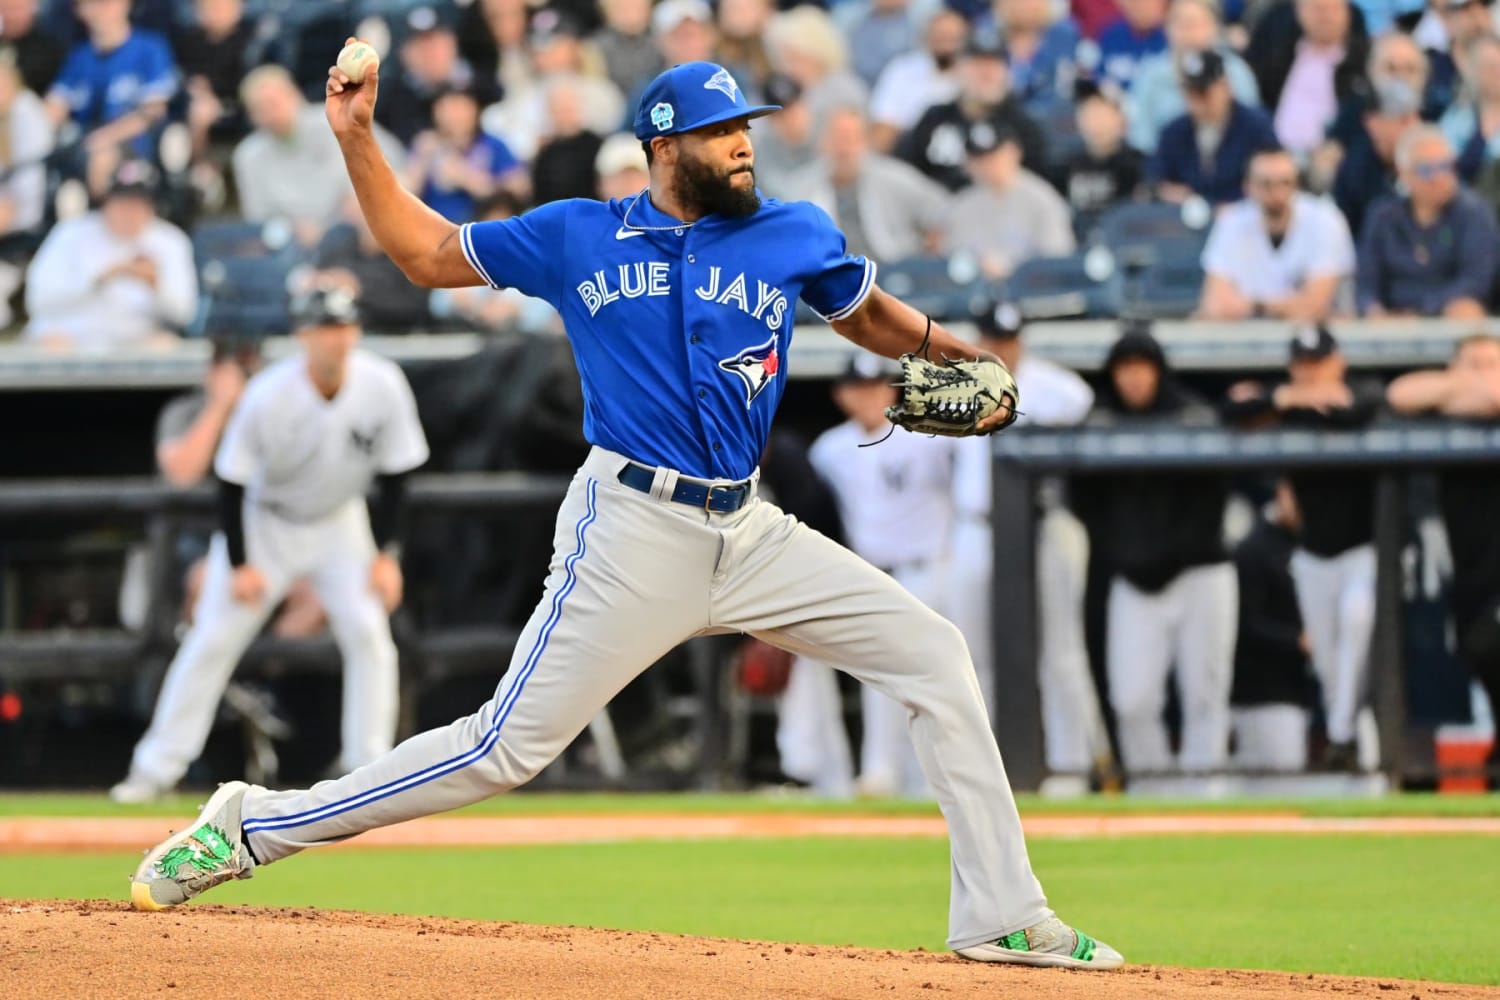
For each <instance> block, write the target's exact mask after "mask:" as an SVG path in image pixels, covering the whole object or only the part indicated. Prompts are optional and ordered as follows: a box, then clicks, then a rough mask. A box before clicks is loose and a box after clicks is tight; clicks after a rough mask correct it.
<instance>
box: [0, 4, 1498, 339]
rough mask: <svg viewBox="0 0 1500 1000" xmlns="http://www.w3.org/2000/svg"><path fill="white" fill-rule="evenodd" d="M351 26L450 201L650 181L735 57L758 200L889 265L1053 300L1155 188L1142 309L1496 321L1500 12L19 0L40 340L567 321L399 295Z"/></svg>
mask: <svg viewBox="0 0 1500 1000" xmlns="http://www.w3.org/2000/svg"><path fill="white" fill-rule="evenodd" d="M352 31H360V32H362V33H363V34H365V35H368V36H369V37H370V39H371V40H372V41H373V42H374V43H375V44H376V45H377V47H378V48H380V49H382V50H384V51H385V57H386V66H385V68H384V72H383V74H382V93H381V100H380V104H379V109H378V117H379V124H380V125H381V127H382V129H383V137H384V140H385V143H386V148H387V152H388V155H389V156H390V157H391V159H392V160H393V161H395V162H397V163H399V164H401V169H402V171H403V175H404V177H405V178H406V179H407V182H408V183H409V184H410V186H411V188H412V189H413V190H414V191H417V192H420V194H421V197H422V198H423V200H425V201H426V202H427V203H428V204H429V205H431V206H432V207H433V208H434V209H436V210H437V211H439V212H441V213H442V214H443V215H445V216H447V217H448V218H450V219H454V220H459V221H463V220H470V219H477V218H497V217H505V216H507V215H511V214H515V213H516V212H518V211H522V210H524V209H525V208H526V207H528V206H530V205H534V204H540V203H542V202H546V201H550V200H553V199H558V198H568V197H580V196H581V197H606V198H607V197H614V196H619V195H623V194H628V193H633V192H635V191H637V190H639V189H640V188H642V187H643V186H644V184H645V171H644V158H643V156H642V154H641V152H640V149H639V143H638V142H636V140H634V139H633V138H632V137H631V136H630V134H629V132H628V130H627V123H628V121H629V119H630V118H631V117H632V116H633V114H634V107H635V104H636V101H637V99H638V96H639V94H640V92H641V89H642V87H643V86H644V83H645V81H647V80H648V79H649V78H650V77H651V76H652V75H654V74H655V73H656V72H658V71H659V70H660V69H661V68H663V67H664V66H667V65H671V64H674V63H678V62H685V61H690V60H698V59H711V60H715V61H718V62H721V63H723V64H724V65H726V66H728V67H729V68H730V69H731V70H732V71H733V73H734V74H735V77H736V79H737V80H738V81H739V84H740V86H741V87H743V88H744V89H745V90H746V91H747V92H748V93H749V96H750V97H751V99H752V100H762V99H763V100H767V101H773V102H777V103H780V104H782V105H783V106H784V107H785V108H786V110H785V112H784V113H782V114H780V115H778V116H775V117H773V118H771V119H769V120H767V121H766V122H764V123H757V128H756V134H755V141H756V171H757V178H758V182H759V184H760V187H761V189H762V190H763V191H764V192H765V193H766V194H768V195H772V196H776V197H782V198H788V199H791V198H799V199H808V200H811V201H813V202H816V203H817V204H819V205H821V206H822V207H823V208H824V209H826V210H827V211H828V212H829V214H830V215H832V216H833V217H834V219H835V220H836V221H837V222H838V224H839V225H840V227H841V228H842V229H843V230H844V232H845V233H846V234H847V235H848V238H849V248H850V250H851V251H852V252H855V253H867V254H869V255H871V256H872V257H874V258H876V259H877V260H879V261H880V262H881V263H883V264H893V263H896V262H899V261H902V260H905V259H911V258H923V257H948V258H950V259H954V258H959V259H963V260H965V261H967V262H969V264H970V265H971V266H972V267H973V268H976V269H977V273H978V274H979V275H980V276H981V277H982V278H984V279H986V280H988V281H991V282H1005V281H1007V280H1013V281H1014V282H1017V285H1016V290H1018V292H1019V293H1021V296H1020V297H1024V292H1025V290H1026V287H1027V286H1026V283H1025V282H1026V279H1027V276H1028V275H1030V274H1031V273H1033V272H1034V270H1035V269H1034V268H1033V270H1032V271H1027V269H1026V268H1024V267H1023V265H1025V264H1026V263H1027V262H1028V261H1031V260H1034V259H1037V258H1041V259H1044V260H1055V259H1060V258H1063V259H1065V258H1069V257H1074V256H1077V255H1078V253H1079V251H1080V250H1081V249H1082V248H1085V247H1087V246H1088V245H1090V244H1091V243H1093V242H1097V241H1098V240H1097V226H1098V224H1099V222H1100V220H1101V217H1102V216H1104V215H1106V214H1107V213H1108V212H1109V211H1110V209H1111V208H1112V207H1114V206H1117V205H1118V204H1120V203H1125V202H1133V201H1158V202H1166V203H1182V204H1183V207H1184V212H1183V217H1184V218H1187V219H1196V220H1197V222H1196V228H1197V229H1198V230H1199V233H1198V236H1199V238H1198V239H1197V240H1196V241H1187V242H1186V243H1184V244H1183V245H1182V246H1179V247H1177V248H1175V250H1174V251H1173V254H1172V256H1175V260H1174V261H1171V262H1168V263H1172V264H1175V265H1176V272H1175V273H1176V277H1175V278H1174V279H1173V281H1174V282H1175V284H1176V285H1177V287H1178V291H1179V293H1183V294H1179V295H1178V296H1177V299H1176V300H1175V301H1177V302H1178V305H1176V306H1175V307H1174V306H1171V305H1165V304H1162V303H1157V304H1156V307H1155V308H1154V309H1153V308H1152V304H1151V303H1146V304H1145V307H1144V310H1143V311H1145V312H1154V313H1155V314H1157V315H1162V314H1176V315H1182V314H1186V313H1191V314H1195V315H1200V316H1202V317H1205V318H1212V319H1241V318H1249V317H1256V316H1267V317H1277V318H1287V319H1296V320H1309V321H1316V320H1321V319H1327V318H1329V317H1331V316H1355V315H1358V316H1384V315H1416V316H1437V315H1444V316H1451V317H1467V318H1473V317H1478V316H1481V315H1483V314H1484V313H1485V311H1486V310H1487V309H1488V308H1489V306H1490V305H1491V304H1492V300H1493V298H1494V295H1495V279H1496V267H1497V264H1496V261H1497V260H1500V253H1497V250H1500V231H1497V226H1496V222H1495V208H1496V201H1497V198H1500V167H1497V166H1496V165H1495V163H1494V161H1495V159H1496V157H1497V155H1500V38H1497V35H1496V22H1495V19H1494V17H1493V15H1492V11H1491V8H1490V5H1488V4H1486V3H1483V2H1479V0H1469V2H1457V0H1432V2H1431V3H1429V4H1428V5H1426V6H1423V5H1421V4H1419V3H1414V2H1413V0H1364V2H1349V0H1272V2H1267V0H1252V2H1249V3H1240V2H1234V3H1231V4H1229V5H1228V6H1227V8H1223V9H1221V7H1220V6H1219V5H1218V4H1217V3H1216V2H1214V0H1120V2H1118V4H1117V3H1116V2H1115V0H1074V2H1073V3H1072V4H1071V6H1068V5H1064V4H1061V3H1058V2H1054V0H993V3H992V4H984V3H977V2H974V0H949V2H947V3H943V2H939V0H868V2H864V0H844V2H832V3H831V4H830V5H829V6H828V7H826V8H825V7H823V6H817V5H811V4H800V5H796V6H789V7H788V8H787V9H778V8H777V6H776V4H775V3H774V2H773V0H722V2H721V3H719V4H718V5H717V7H712V6H710V5H709V4H708V3H707V2H706V0H660V2H658V3H656V4H655V5H654V6H653V4H652V3H651V2H650V0H604V2H602V3H599V4H597V5H596V4H595V3H594V2H593V0H556V2H555V3H553V4H552V5H550V6H535V5H530V4H528V3H527V2H526V0H463V2H459V0H447V2H440V3H427V2H417V0H297V2H295V3H293V2H290V0H135V2H134V3H132V2H131V0H52V2H42V0H4V3H3V4H0V113H3V116H4V119H5V128H4V129H3V130H0V134H3V136H4V142H3V143H0V231H3V233H4V238H3V241H0V264H3V266H0V297H3V298H8V299H10V300H11V301H12V304H13V305H14V306H15V307H17V311H16V314H15V315H14V316H13V317H11V322H12V325H14V326H18V327H22V336H24V337H26V338H30V339H35V340H37V341H39V342H41V343H43V344H45V345H48V346H50V347H53V348H56V349H68V348H78V349H92V350H107V349H108V348H109V347H110V346H111V345H115V344H127V343H141V342H151V341H152V340H161V339H163V338H168V337H170V336H172V335H174V334H183V333H188V334H192V333H196V332H200V331H201V330H202V329H203V327H204V324H205V322H206V320H207V316H208V313H209V312H210V308H209V306H210V303H212V302H214V301H216V300H220V299H229V298H233V296H234V292H235V289H234V288H232V287H226V286H233V285H237V284H242V283H244V282H245V281H246V280H250V281H251V283H254V281H255V280H259V279H264V280H267V281H271V282H273V283H274V282H276V281H280V282H282V283H285V281H286V280H287V278H288V276H289V274H290V277H291V279H292V281H293V283H294V284H295V283H296V282H297V281H298V280H301V281H305V280H306V278H307V275H309V274H314V273H322V274H324V275H325V276H332V277H334V278H336V279H337V280H339V281H341V282H343V283H345V284H347V285H348V286H349V287H350V288H351V289H355V290H360V291H364V292H365V293H366V297H367V301H366V302H365V306H366V309H367V312H368V315H369V319H370V322H371V324H372V325H373V326H374V327H376V328H379V329H382V330H389V331H391V332H400V331H402V330H408V329H412V328H414V327H427V328H431V327H434V326H437V327H447V326H459V327H470V328H476V327H477V328H479V329H495V328H505V327H520V328H523V329H527V330H546V329H556V323H555V321H554V319H553V317H551V316H550V315H549V314H548V310H546V309H545V308H540V307H538V305H537V304H536V303H527V302H523V301H520V300H518V299H517V298H516V297H514V296H508V295H504V294H500V295H462V296H456V297H455V296H447V295H444V296H439V297H437V298H436V299H432V298H430V297H428V296H424V295H420V294H418V293H417V292H416V291H415V290H412V289H409V288H406V287H401V286H400V283H399V282H386V281H383V280H381V279H382V278H383V277H386V276H391V275H393V273H394V272H393V271H392V269H391V268H389V267H388V266H386V265H385V264H384V263H383V262H382V260H381V259H380V255H379V253H378V251H377V250H376V248H375V247H374V245H373V243H372V241H371V239H370V237H369V234H368V232H367V231H365V230H364V229H363V228H362V226H361V224H360V221H359V218H358V212H357V210H356V209H355V207H354V206H353V205H352V203H351V200H350V198H349V197H348V195H349V188H348V183H347V180H346V178H345V176H344V173H343V168H342V164H341V162H340V158H339V156H338V153H337V149H336V145H335V143H334V140H333V137H332V135H331V133H330V131H329V129H328V128H327V126H326V123H325V122H324V121H323V120H322V112H321V107H320V100H319V96H320V94H321V87H322V80H323V76H324V74H325V71H326V68H327V65H328V63H329V62H330V61H331V56H332V54H333V53H334V52H335V51H336V49H337V40H338V39H339V38H341V37H342V36H343V35H344V34H345V33H346V32H352ZM122 171H123V172H122ZM152 205H154V206H155V212H147V211H146V210H145V209H146V208H148V207H150V206H152ZM91 208H92V211H91V210H90V209H91ZM153 216H154V217H153ZM226 220H243V221H244V222H246V223H255V224H264V223H272V224H273V225H272V226H271V227H269V228H268V229H266V230H265V233H264V234H262V236H261V237H260V238H261V240H262V242H263V243H264V244H266V245H268V246H266V245H263V246H260V247H259V250H260V251H261V252H263V255H264V260H263V261H262V264H263V267H262V269H261V270H262V271H263V272H268V273H263V274H259V275H252V274H250V271H252V270H253V268H250V267H248V265H247V267H245V268H236V267H235V266H230V267H229V269H228V274H229V277H228V279H226V277H225V275H224V274H223V273H221V272H222V271H223V269H219V268H212V267H205V265H206V264H207V263H208V261H207V260H206V258H209V257H214V256H222V255H223V253H224V251H223V248H222V247H218V246H216V245H215V241H214V234H220V235H222V234H223V232H224V231H225V226H226ZM241 232H242V233H243V232H244V231H243V230H242V231H241ZM189 234H191V235H189ZM1205 236H1206V238H1207V247H1206V248H1204V247H1202V246H1201V244H1202V243H1203V237H1205ZM79 248H85V249H83V250H80V249H79ZM189 248H191V249H193V250H195V251H196V257H197V260H196V266H195V265H194V260H193V255H192V254H190V253H188V252H187V251H188V249H189ZM1200 251H1202V253H1201V257H1200V256H1199V254H1200ZM230 255H231V256H242V255H243V256H249V254H241V253H239V252H238V251H236V252H233V253H231V254H230ZM268 262H270V263H268ZM293 271H295V272H296V273H295V274H291V273H290V272H293ZM247 276H248V278H247ZM1200 285H1201V294H1199V293H1198V287H1197V286H1200ZM216 293H222V294H216ZM1111 304H1112V305H1115V306H1116V307H1118V306H1119V303H1118V302H1115V303H1106V307H1107V306H1108V305H1111ZM225 308H228V307H227V306H226V307H225ZM1174 310H1175V312H1174ZM105 316H108V317H110V318H111V321H110V322H104V321H103V317H105Z"/></svg>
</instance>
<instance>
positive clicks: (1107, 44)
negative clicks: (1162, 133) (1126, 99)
mask: <svg viewBox="0 0 1500 1000" xmlns="http://www.w3.org/2000/svg"><path fill="white" fill-rule="evenodd" d="M1118 2H1119V7H1120V17H1119V18H1118V19H1117V20H1115V21H1113V22H1111V23H1110V24H1109V25H1108V26H1106V27H1105V28H1104V30H1103V31H1101V32H1099V42H1098V46H1097V50H1098V51H1097V52H1096V53H1092V54H1093V55H1095V56H1096V59H1097V61H1096V63H1095V65H1093V66H1087V65H1080V68H1082V69H1085V70H1089V71H1091V73H1092V75H1093V77H1094V79H1095V80H1096V81H1098V83H1099V85H1100V86H1101V87H1104V88H1106V89H1115V90H1117V91H1126V90H1129V89H1130V87H1131V85H1132V84H1133V83H1134V82H1135V71H1136V67H1138V66H1139V65H1140V64H1141V61H1142V60H1144V59H1145V58H1146V57H1147V56H1153V55H1156V54H1157V53H1158V52H1164V51H1166V48H1167V31H1166V24H1167V0H1118ZM1086 51H1090V50H1086ZM1079 61H1080V64H1082V63H1083V62H1084V60H1082V59H1080V60H1079Z"/></svg>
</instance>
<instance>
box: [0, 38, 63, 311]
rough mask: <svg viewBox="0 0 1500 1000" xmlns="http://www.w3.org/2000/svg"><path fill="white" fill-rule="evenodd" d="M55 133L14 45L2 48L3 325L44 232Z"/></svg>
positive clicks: (0, 281) (0, 303)
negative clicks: (24, 78) (23, 75)
mask: <svg viewBox="0 0 1500 1000" xmlns="http://www.w3.org/2000/svg"><path fill="white" fill-rule="evenodd" d="M52 138H53V136H52V119H51V118H49V117H48V116H47V109H46V107H45V106H44V105H43V104H42V99H41V98H40V97H38V96H36V94H34V93H32V92H31V91H30V90H28V89H26V86H25V84H24V83H23V82H22V80H21V72H20V70H19V69H18V68H17V65H16V62H15V50H14V49H7V48H0V327H7V326H10V324H11V321H12V320H13V319H14V318H15V317H14V312H13V310H12V308H11V299H12V298H13V297H14V296H15V294H16V291H17V290H18V289H19V288H20V287H21V279H22V278H23V277H24V276H25V267H26V262H27V259H28V258H30V256H31V254H32V253H33V252H35V250H36V245H37V241H38V240H39V239H40V238H41V236H42V228H43V222H44V221H45V219H46V215H47V166H46V163H45V162H44V161H45V159H46V157H47V155H48V154H49V153H51V152H52Z"/></svg>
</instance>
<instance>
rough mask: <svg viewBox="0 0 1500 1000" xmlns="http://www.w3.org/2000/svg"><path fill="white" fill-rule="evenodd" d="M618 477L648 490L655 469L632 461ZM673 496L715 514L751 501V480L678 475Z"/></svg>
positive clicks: (726, 511) (737, 507)
mask: <svg viewBox="0 0 1500 1000" xmlns="http://www.w3.org/2000/svg"><path fill="white" fill-rule="evenodd" d="M619 478H620V482H621V483H623V484H625V485H626V486H629V487H630V488H631V489H633V490H640V491H641V492H642V493H650V492H651V486H652V484H653V483H655V482H656V470H655V469H648V468H646V466H644V465H636V464H635V463H634V462H631V463H630V464H629V465H627V466H625V468H623V469H621V470H620V476H619ZM672 500H673V501H674V502H675V503H685V504H687V505H688V506H690V507H698V508H700V509H702V510H708V511H713V512H714V513H716V514H731V513H733V512H734V511H737V510H739V509H740V508H741V507H743V506H745V504H747V503H749V502H750V483H749V482H748V481H747V482H743V483H734V484H732V485H729V486H708V485H706V484H703V483H690V482H687V481H686V480H684V479H679V480H677V488H676V489H675V490H673V491H672Z"/></svg>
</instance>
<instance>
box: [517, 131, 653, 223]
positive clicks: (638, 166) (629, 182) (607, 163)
mask: <svg viewBox="0 0 1500 1000" xmlns="http://www.w3.org/2000/svg"><path fill="white" fill-rule="evenodd" d="M594 175H595V176H596V177H598V178H599V192H598V196H599V200H600V201H610V200H612V199H615V198H629V197H631V196H632V195H637V194H640V193H641V192H642V191H644V190H645V189H646V186H647V185H648V184H649V183H650V181H651V177H650V173H649V171H648V169H647V166H646V151H645V150H644V149H642V148H641V140H639V139H637V138H636V137H635V136H633V135H631V134H630V133H629V132H617V133H616V134H614V135H612V136H610V137H609V138H608V139H605V140H604V144H603V145H602V146H600V147H599V155H597V156H595V157H594ZM513 214H516V215H519V214H520V213H519V212H516V213H513Z"/></svg>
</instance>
